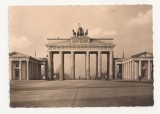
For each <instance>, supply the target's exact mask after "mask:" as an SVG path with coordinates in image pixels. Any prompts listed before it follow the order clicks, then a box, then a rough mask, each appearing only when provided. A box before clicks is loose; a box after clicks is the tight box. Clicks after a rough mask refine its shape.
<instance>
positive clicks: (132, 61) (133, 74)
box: [131, 61, 134, 79]
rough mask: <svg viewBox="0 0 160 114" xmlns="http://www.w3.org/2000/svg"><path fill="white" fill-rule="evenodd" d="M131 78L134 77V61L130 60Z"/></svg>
mask: <svg viewBox="0 0 160 114" xmlns="http://www.w3.org/2000/svg"><path fill="white" fill-rule="evenodd" d="M131 76H132V79H134V61H132V75H131Z"/></svg>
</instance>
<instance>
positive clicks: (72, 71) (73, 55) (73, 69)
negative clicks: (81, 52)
mask: <svg viewBox="0 0 160 114" xmlns="http://www.w3.org/2000/svg"><path fill="white" fill-rule="evenodd" d="M71 77H72V78H73V79H75V54H74V52H73V51H71Z"/></svg>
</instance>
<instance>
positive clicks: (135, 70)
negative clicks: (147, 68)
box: [134, 61, 137, 79]
mask: <svg viewBox="0 0 160 114" xmlns="http://www.w3.org/2000/svg"><path fill="white" fill-rule="evenodd" d="M134 79H137V64H136V61H135V62H134Z"/></svg>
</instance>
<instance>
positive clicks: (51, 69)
mask: <svg viewBox="0 0 160 114" xmlns="http://www.w3.org/2000/svg"><path fill="white" fill-rule="evenodd" d="M54 53H57V51H56V52H54V51H49V52H48V77H49V78H51V79H53V75H54V59H53V57H54V56H53V55H54ZM58 53H59V55H60V69H59V74H60V76H59V79H60V80H64V53H65V51H59V52H58ZM69 53H70V54H71V66H70V67H71V77H72V79H75V54H76V51H70V52H69ZM83 53H85V60H86V62H85V63H86V64H85V76H86V79H90V78H91V77H90V54H91V53H92V52H91V51H85V52H83ZM94 53H96V55H97V58H96V63H98V65H97V64H96V65H97V66H96V69H97V72H98V73H97V75H96V78H101V76H102V51H97V52H94ZM103 53H106V54H107V55H108V57H107V59H109V60H108V61H109V71H108V72H109V73H108V75H109V78H110V79H111V78H112V76H113V52H112V51H108V52H103Z"/></svg>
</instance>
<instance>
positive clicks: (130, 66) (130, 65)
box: [129, 61, 132, 79]
mask: <svg viewBox="0 0 160 114" xmlns="http://www.w3.org/2000/svg"><path fill="white" fill-rule="evenodd" d="M131 69H132V64H131V61H130V62H129V79H131V73H132V71H131Z"/></svg>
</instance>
